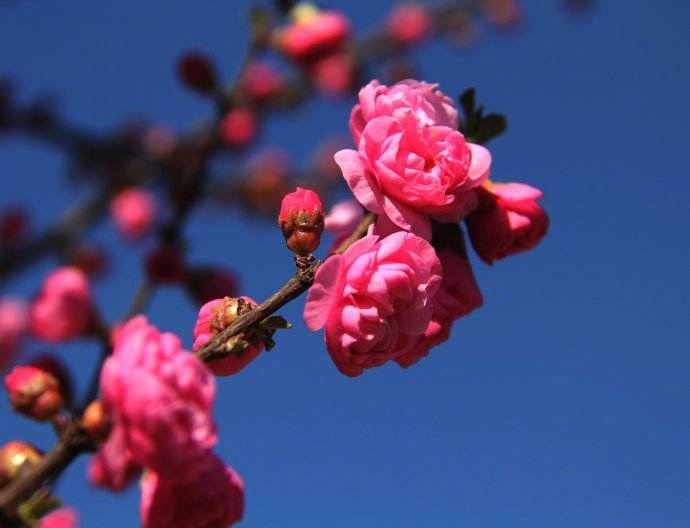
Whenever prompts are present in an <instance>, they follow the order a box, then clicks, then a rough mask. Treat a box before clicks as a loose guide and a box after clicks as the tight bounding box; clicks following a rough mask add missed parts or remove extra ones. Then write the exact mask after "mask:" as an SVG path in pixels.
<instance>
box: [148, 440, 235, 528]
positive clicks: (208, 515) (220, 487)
mask: <svg viewBox="0 0 690 528" xmlns="http://www.w3.org/2000/svg"><path fill="white" fill-rule="evenodd" d="M188 475H189V478H186V479H185V478H178V479H173V480H171V479H169V478H166V477H165V476H164V475H161V474H158V473H155V472H152V471H151V472H147V473H146V475H144V478H143V479H142V481H141V507H140V513H141V524H142V526H143V528H160V527H165V528H224V527H228V526H232V525H233V524H235V523H237V522H239V521H240V520H241V519H242V516H243V515H244V483H243V482H242V479H241V478H240V476H239V475H238V474H237V473H236V472H235V471H234V470H233V469H232V468H231V467H229V466H226V465H225V464H223V461H222V460H220V459H219V458H218V457H216V456H215V455H214V454H212V453H208V454H207V456H206V457H204V458H203V459H202V460H200V461H199V462H198V463H197V465H196V467H195V468H194V471H192V472H189V473H188Z"/></svg>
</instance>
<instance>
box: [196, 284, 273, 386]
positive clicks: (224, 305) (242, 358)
mask: <svg viewBox="0 0 690 528" xmlns="http://www.w3.org/2000/svg"><path fill="white" fill-rule="evenodd" d="M255 307H256V302H255V301H254V299H252V298H251V297H246V296H243V297H239V298H233V297H225V298H223V299H215V300H213V301H209V302H207V303H206V304H204V305H203V306H202V307H201V309H200V310H199V315H198V316H197V320H196V324H195V325H194V344H193V345H192V350H193V351H194V352H196V351H197V350H199V349H200V348H201V347H203V346H204V345H205V344H206V343H208V342H209V341H211V339H213V338H214V337H215V336H216V335H218V333H219V332H220V331H221V330H223V329H224V328H225V327H227V326H229V325H230V324H232V323H233V322H234V321H235V319H237V318H238V317H239V316H240V315H242V314H243V313H246V312H248V311H250V310H252V309H253V308H255ZM246 345H247V347H246V348H245V349H244V350H242V351H241V352H238V353H236V352H231V353H230V354H228V355H227V356H226V357H224V358H221V359H215V360H213V361H209V362H207V363H206V366H207V367H208V368H209V369H211V372H213V373H214V374H215V375H216V376H230V375H232V374H236V373H238V372H239V371H240V370H242V369H243V368H244V367H246V366H247V365H248V364H249V363H251V362H252V361H253V360H254V359H255V358H256V357H257V356H258V355H259V354H260V353H261V351H262V350H263V344H262V343H260V342H258V341H256V342H247V343H246Z"/></svg>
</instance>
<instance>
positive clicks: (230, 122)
mask: <svg viewBox="0 0 690 528" xmlns="http://www.w3.org/2000/svg"><path fill="white" fill-rule="evenodd" d="M257 128H258V126H257V122H256V117H255V116H254V113H253V112H252V111H251V110H250V109H249V108H243V107H237V108H233V109H232V110H230V111H229V112H228V113H227V114H225V117H223V119H222V120H221V122H220V125H219V127H218V135H219V136H220V139H221V141H222V142H223V143H224V144H225V145H227V146H229V147H234V148H240V147H244V146H245V145H246V144H247V143H249V142H250V141H251V140H252V139H254V136H256V132H257Z"/></svg>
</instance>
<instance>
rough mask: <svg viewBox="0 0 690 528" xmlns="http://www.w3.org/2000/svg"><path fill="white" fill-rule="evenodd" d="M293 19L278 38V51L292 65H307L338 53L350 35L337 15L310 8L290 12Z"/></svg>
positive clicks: (345, 21) (346, 22) (343, 19)
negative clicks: (292, 63) (317, 59)
mask: <svg viewBox="0 0 690 528" xmlns="http://www.w3.org/2000/svg"><path fill="white" fill-rule="evenodd" d="M293 15H295V16H294V18H295V19H296V20H295V22H294V23H293V24H291V25H290V26H288V27H287V28H285V29H283V30H282V31H281V32H280V34H279V35H278V45H279V47H280V49H281V51H282V52H283V53H284V54H285V55H287V56H288V57H290V58H291V59H294V60H296V61H301V62H308V61H310V60H313V59H315V58H317V57H323V56H324V55H326V54H328V53H331V52H333V51H335V50H337V49H339V48H340V47H341V46H342V45H343V44H344V43H345V41H346V40H347V38H348V37H349V35H350V22H349V20H348V19H347V17H345V15H343V14H342V13H339V12H337V11H320V10H318V9H317V8H316V7H314V6H312V5H310V4H298V5H297V6H296V8H295V9H293Z"/></svg>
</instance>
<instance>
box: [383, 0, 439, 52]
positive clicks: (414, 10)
mask: <svg viewBox="0 0 690 528" xmlns="http://www.w3.org/2000/svg"><path fill="white" fill-rule="evenodd" d="M431 25H432V19H431V14H430V13H429V10H428V9H427V8H426V7H425V6H423V5H422V4H400V5H397V6H395V7H394V8H393V10H392V11H391V13H390V16H389V17H388V23H387V26H386V27H387V30H388V35H389V36H390V38H391V39H393V40H394V41H395V42H398V43H400V44H415V43H417V42H419V41H421V40H424V38H426V37H427V35H428V34H429V31H430V30H431Z"/></svg>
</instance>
